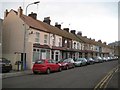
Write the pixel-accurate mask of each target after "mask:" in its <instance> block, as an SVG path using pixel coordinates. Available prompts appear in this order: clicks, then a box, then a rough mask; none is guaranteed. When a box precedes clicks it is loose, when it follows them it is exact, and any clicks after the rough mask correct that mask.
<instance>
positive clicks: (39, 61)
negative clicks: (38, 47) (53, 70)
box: [35, 60, 45, 64]
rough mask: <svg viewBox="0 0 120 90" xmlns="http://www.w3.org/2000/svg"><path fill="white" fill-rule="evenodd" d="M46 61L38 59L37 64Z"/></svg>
mask: <svg viewBox="0 0 120 90" xmlns="http://www.w3.org/2000/svg"><path fill="white" fill-rule="evenodd" d="M44 62H45V61H44V60H37V61H36V62H35V64H43V63H44Z"/></svg>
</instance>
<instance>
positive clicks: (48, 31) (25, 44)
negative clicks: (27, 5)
mask: <svg viewBox="0 0 120 90" xmlns="http://www.w3.org/2000/svg"><path fill="white" fill-rule="evenodd" d="M4 15H5V16H4V20H3V57H5V58H8V59H9V60H11V62H12V65H13V69H15V62H16V61H22V62H23V64H22V67H23V69H31V68H32V65H33V63H34V62H35V60H37V59H54V60H56V61H58V60H60V59H62V58H73V59H75V58H78V57H96V56H109V55H110V53H111V51H112V50H113V49H112V48H111V47H110V46H108V45H106V43H102V42H101V40H99V41H95V40H94V39H91V38H90V39H89V38H87V37H84V36H82V33H80V32H78V33H77V34H76V30H69V28H63V29H61V25H60V24H58V23H55V26H53V25H51V24H50V22H51V20H50V17H45V18H44V20H43V21H40V20H38V19H37V14H36V13H33V12H32V13H31V14H29V15H28V16H26V15H24V14H23V10H22V8H21V7H19V9H18V12H17V11H15V10H13V9H11V10H10V11H9V12H8V10H6V11H5V14H4ZM25 31H26V34H25ZM24 50H25V51H24ZM23 55H25V59H24V58H23Z"/></svg>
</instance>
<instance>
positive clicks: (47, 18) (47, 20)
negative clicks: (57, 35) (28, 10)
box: [43, 17, 51, 25]
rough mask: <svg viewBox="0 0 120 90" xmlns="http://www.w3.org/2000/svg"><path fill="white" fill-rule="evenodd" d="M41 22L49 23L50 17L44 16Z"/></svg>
mask: <svg viewBox="0 0 120 90" xmlns="http://www.w3.org/2000/svg"><path fill="white" fill-rule="evenodd" d="M43 22H45V23H47V24H49V25H50V22H51V20H50V17H45V18H44V20H43Z"/></svg>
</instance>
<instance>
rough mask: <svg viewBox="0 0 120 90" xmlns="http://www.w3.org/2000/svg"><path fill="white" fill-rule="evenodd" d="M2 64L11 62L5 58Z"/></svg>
mask: <svg viewBox="0 0 120 90" xmlns="http://www.w3.org/2000/svg"><path fill="white" fill-rule="evenodd" d="M2 62H3V63H10V61H9V60H7V59H5V58H2Z"/></svg>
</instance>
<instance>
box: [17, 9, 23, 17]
mask: <svg viewBox="0 0 120 90" xmlns="http://www.w3.org/2000/svg"><path fill="white" fill-rule="evenodd" d="M22 14H23V9H22V8H21V7H19V8H18V16H19V17H21V15H22Z"/></svg>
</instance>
